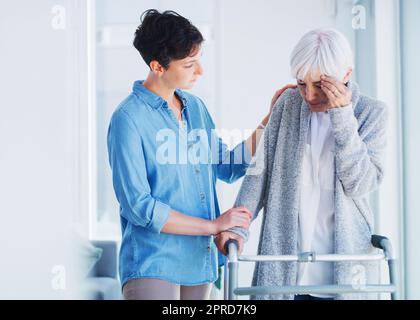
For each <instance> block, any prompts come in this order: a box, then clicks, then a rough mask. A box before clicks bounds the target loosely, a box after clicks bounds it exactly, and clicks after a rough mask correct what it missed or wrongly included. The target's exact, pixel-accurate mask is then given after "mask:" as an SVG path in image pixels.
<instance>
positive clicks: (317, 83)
mask: <svg viewBox="0 0 420 320" xmlns="http://www.w3.org/2000/svg"><path fill="white" fill-rule="evenodd" d="M298 82H305V80H301V79H298ZM312 83H313V84H314V85H320V84H321V81H317V82H312Z"/></svg>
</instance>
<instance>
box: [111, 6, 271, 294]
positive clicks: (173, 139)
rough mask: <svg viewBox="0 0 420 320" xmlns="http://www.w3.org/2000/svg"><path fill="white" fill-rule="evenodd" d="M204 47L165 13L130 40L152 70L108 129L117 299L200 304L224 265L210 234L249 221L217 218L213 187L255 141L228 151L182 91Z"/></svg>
mask: <svg viewBox="0 0 420 320" xmlns="http://www.w3.org/2000/svg"><path fill="white" fill-rule="evenodd" d="M202 42H203V37H202V35H201V33H200V32H199V31H198V30H197V28H196V27H194V26H193V25H192V24H191V23H190V21H188V20H187V19H185V18H183V17H182V16H180V15H178V14H177V13H175V12H173V11H166V12H163V13H159V12H158V11H156V10H148V11H146V12H145V13H144V14H143V16H142V23H141V25H140V26H139V27H138V29H137V31H136V34H135V40H134V46H135V48H136V49H137V50H138V51H139V52H140V55H141V56H142V58H143V60H144V61H145V63H146V64H147V65H148V66H149V68H150V72H149V74H148V76H147V79H146V80H145V81H136V82H135V83H134V88H133V92H132V93H131V94H130V95H129V96H128V98H127V99H125V100H124V101H123V102H122V103H121V104H120V105H119V106H118V108H117V109H116V111H115V112H114V114H113V116H112V119H111V123H110V126H109V132H108V152H109V162H110V165H111V168H112V175H113V183H114V189H115V194H116V197H117V199H118V201H119V204H120V215H121V227H122V244H121V249H120V263H119V267H120V278H121V281H122V286H123V295H124V297H125V299H206V298H207V296H208V293H209V289H210V284H211V283H213V282H214V281H215V280H217V277H218V272H217V270H218V266H219V265H221V264H223V261H220V260H219V257H218V252H217V248H216V246H215V245H214V242H213V236H215V235H217V234H219V233H220V232H222V231H226V230H228V229H230V228H232V227H241V228H245V229H247V228H248V226H249V223H250V220H251V218H252V216H251V213H250V212H249V211H248V210H247V209H246V208H244V207H237V208H232V209H230V210H228V211H226V212H225V213H224V214H220V211H219V206H218V202H217V195H216V191H215V185H216V180H217V179H221V180H223V181H225V182H228V183H232V182H234V181H236V180H237V179H238V178H240V177H242V176H243V175H244V174H245V172H246V169H247V167H248V163H249V161H248V160H249V159H250V158H251V156H252V155H253V154H254V152H255V149H256V144H258V140H259V135H257V134H256V132H254V133H253V135H252V136H251V137H250V138H248V140H246V141H244V142H242V143H241V144H239V145H238V146H237V147H235V148H234V149H233V150H228V149H227V147H226V145H225V144H223V142H222V141H221V140H220V139H219V138H218V137H217V135H216V134H215V132H214V128H215V126H214V123H213V120H212V118H211V116H210V114H209V112H208V111H207V109H206V106H205V105H204V103H203V101H202V100H200V99H199V98H198V97H196V96H194V95H192V94H190V93H187V92H185V91H183V90H185V89H191V88H192V87H193V86H194V84H195V83H196V81H197V80H198V78H199V77H200V76H201V75H202V73H203V68H202V66H201V63H200V56H201V50H202V49H201V45H202ZM270 112H271V110H270ZM269 116H270V114H268V115H267V116H266V117H265V118H264V119H263V120H262V122H261V124H260V126H259V127H260V129H262V128H263V127H264V126H265V125H266V124H267V122H268V119H269ZM231 236H232V237H235V235H232V234H231Z"/></svg>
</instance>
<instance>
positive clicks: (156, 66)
mask: <svg viewBox="0 0 420 320" xmlns="http://www.w3.org/2000/svg"><path fill="white" fill-rule="evenodd" d="M149 67H150V70H151V71H152V72H153V73H154V74H155V75H157V76H158V77H159V76H161V75H162V74H163V72H164V71H165V68H164V67H162V66H161V64H160V63H159V62H157V61H156V60H153V61H151V62H150V64H149Z"/></svg>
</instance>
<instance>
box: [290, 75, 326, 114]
mask: <svg viewBox="0 0 420 320" xmlns="http://www.w3.org/2000/svg"><path fill="white" fill-rule="evenodd" d="M297 84H298V88H299V92H300V94H301V96H302V98H303V99H304V100H305V101H306V103H307V104H308V106H309V108H310V109H311V111H312V112H325V111H327V109H328V102H329V101H328V97H327V95H326V94H325V92H324V91H323V90H322V89H321V74H320V73H319V72H317V73H316V74H314V75H311V74H308V75H306V77H305V79H298V81H297Z"/></svg>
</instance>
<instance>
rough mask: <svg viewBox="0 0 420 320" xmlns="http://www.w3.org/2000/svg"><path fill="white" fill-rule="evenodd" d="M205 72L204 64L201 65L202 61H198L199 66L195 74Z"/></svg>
mask: <svg viewBox="0 0 420 320" xmlns="http://www.w3.org/2000/svg"><path fill="white" fill-rule="evenodd" d="M203 73H204V69H203V66H202V65H201V63H200V62H197V68H196V69H195V74H197V75H199V76H201V75H203Z"/></svg>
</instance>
